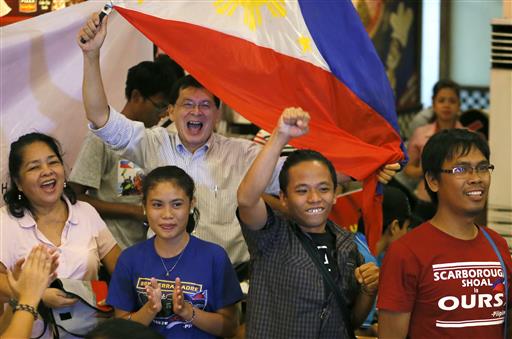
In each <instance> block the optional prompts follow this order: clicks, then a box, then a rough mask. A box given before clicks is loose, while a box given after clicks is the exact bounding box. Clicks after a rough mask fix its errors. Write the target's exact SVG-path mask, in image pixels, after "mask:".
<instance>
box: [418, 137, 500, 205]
mask: <svg viewBox="0 0 512 339" xmlns="http://www.w3.org/2000/svg"><path fill="white" fill-rule="evenodd" d="M473 148H476V149H478V150H479V151H480V152H482V154H483V155H484V157H485V158H486V159H487V160H489V159H490V156H491V154H490V153H491V152H490V149H489V145H488V144H487V141H485V140H484V138H483V137H482V136H481V135H479V134H477V133H475V132H471V131H469V130H467V129H460V128H453V129H446V130H442V131H440V132H438V133H436V134H434V135H433V136H432V137H430V139H429V140H428V141H427V144H426V145H425V147H424V148H423V153H422V154H421V166H422V168H423V180H424V181H425V188H426V189H427V193H428V195H429V196H430V199H431V200H432V202H433V203H434V205H436V206H437V203H438V199H437V193H435V192H433V191H432V190H431V189H430V187H429V186H428V183H427V179H426V176H427V175H429V174H430V175H432V176H433V177H434V178H435V179H437V180H439V177H440V173H441V172H440V170H441V167H442V166H443V163H444V162H445V161H450V160H452V159H453V158H455V157H457V156H464V155H467V154H468V153H469V152H470V151H471V149H473Z"/></svg>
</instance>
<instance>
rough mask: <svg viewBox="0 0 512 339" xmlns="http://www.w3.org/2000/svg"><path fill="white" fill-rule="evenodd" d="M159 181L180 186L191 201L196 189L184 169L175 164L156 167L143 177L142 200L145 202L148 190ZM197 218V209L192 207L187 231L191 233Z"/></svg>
mask: <svg viewBox="0 0 512 339" xmlns="http://www.w3.org/2000/svg"><path fill="white" fill-rule="evenodd" d="M161 182H172V183H173V184H175V185H177V186H178V187H179V188H181V189H182V190H183V191H184V192H185V194H186V195H187V197H188V198H189V200H190V201H191V202H192V199H193V198H194V192H195V190H196V187H195V184H194V180H193V179H192V178H191V177H190V175H188V174H187V172H185V171H184V170H182V169H181V168H179V167H177V166H162V167H157V168H155V169H154V170H152V171H151V172H149V174H148V175H147V176H146V177H145V178H144V180H143V182H142V202H143V203H144V205H145V204H146V202H147V198H148V193H149V190H151V189H152V188H154V187H155V186H156V185H157V184H159V183H161ZM198 220H199V210H198V209H197V208H195V207H194V210H193V213H191V214H189V217H188V223H187V232H188V233H192V231H193V230H194V228H195V227H196V225H197V222H198Z"/></svg>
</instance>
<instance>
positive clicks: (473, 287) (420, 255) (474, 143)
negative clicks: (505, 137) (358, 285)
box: [377, 129, 512, 339]
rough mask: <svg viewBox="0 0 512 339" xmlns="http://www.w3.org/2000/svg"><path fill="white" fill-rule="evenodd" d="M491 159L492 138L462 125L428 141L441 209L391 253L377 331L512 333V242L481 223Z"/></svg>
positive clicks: (430, 184)
mask: <svg viewBox="0 0 512 339" xmlns="http://www.w3.org/2000/svg"><path fill="white" fill-rule="evenodd" d="M489 159H490V150H489V146H488V145H487V142H486V141H485V140H484V139H483V138H482V137H481V136H480V135H478V134H476V133H474V132H470V131H468V130H464V129H448V130H443V131H441V132H439V133H437V134H435V135H434V136H432V137H431V138H430V139H429V141H428V142H427V144H426V145H425V148H424V149H423V154H422V156H421V163H422V166H423V171H424V173H425V174H424V181H425V185H426V188H427V192H428V194H429V195H430V197H431V199H432V202H433V203H434V204H435V205H436V206H437V210H436V213H435V215H434V217H433V218H432V219H431V220H430V221H428V222H425V223H424V224H422V225H420V226H418V227H417V228H415V229H413V230H412V231H410V232H408V233H407V234H406V235H404V236H403V237H401V238H400V239H398V240H396V241H395V242H393V243H392V244H391V245H390V246H389V249H388V250H387V252H386V256H385V257H384V262H383V265H382V271H381V280H380V285H379V298H378V301H377V307H378V309H379V338H384V339H385V338H393V339H395V338H406V337H407V338H412V339H414V338H495V339H498V338H511V334H512V327H511V324H512V312H511V311H512V308H511V306H510V305H511V303H512V287H511V286H512V285H511V284H510V282H511V281H512V259H511V257H510V252H509V249H508V245H507V242H506V240H505V239H503V238H502V237H501V236H500V235H499V234H498V233H496V232H494V231H493V230H491V229H489V228H485V227H481V226H478V225H476V223H475V218H476V217H477V216H478V215H479V214H480V213H481V211H482V210H483V209H484V208H485V204H486V201H487V195H488V192H489V186H490V183H491V172H492V170H493V169H494V166H493V165H492V164H490V163H489ZM507 286H508V300H506V295H507V291H506V288H507ZM507 307H508V312H507ZM506 316H507V317H508V319H507V320H508V328H505V324H506V323H507V320H506V318H505V317H506Z"/></svg>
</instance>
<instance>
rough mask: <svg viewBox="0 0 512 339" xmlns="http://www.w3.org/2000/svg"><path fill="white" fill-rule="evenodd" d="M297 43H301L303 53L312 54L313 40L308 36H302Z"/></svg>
mask: <svg viewBox="0 0 512 339" xmlns="http://www.w3.org/2000/svg"><path fill="white" fill-rule="evenodd" d="M297 41H298V42H299V45H300V47H301V48H302V53H306V52H311V50H312V48H311V38H310V37H307V36H303V35H301V36H300V37H299V38H298V39H297Z"/></svg>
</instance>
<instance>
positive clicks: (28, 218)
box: [18, 195, 78, 228]
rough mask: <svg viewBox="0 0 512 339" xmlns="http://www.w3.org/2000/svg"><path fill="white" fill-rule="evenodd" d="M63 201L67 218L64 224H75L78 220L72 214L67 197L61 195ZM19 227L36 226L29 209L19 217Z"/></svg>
mask: <svg viewBox="0 0 512 339" xmlns="http://www.w3.org/2000/svg"><path fill="white" fill-rule="evenodd" d="M63 198H64V201H65V202H66V205H67V207H68V220H66V225H67V224H69V225H77V224H78V220H77V217H76V215H74V214H73V209H72V208H71V202H69V200H68V198H67V197H66V196H65V195H63ZM18 223H19V225H20V227H23V228H30V227H35V226H36V221H35V220H34V217H33V216H32V214H31V213H30V211H28V210H25V215H24V216H23V217H22V218H20V219H19V221H18Z"/></svg>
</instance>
